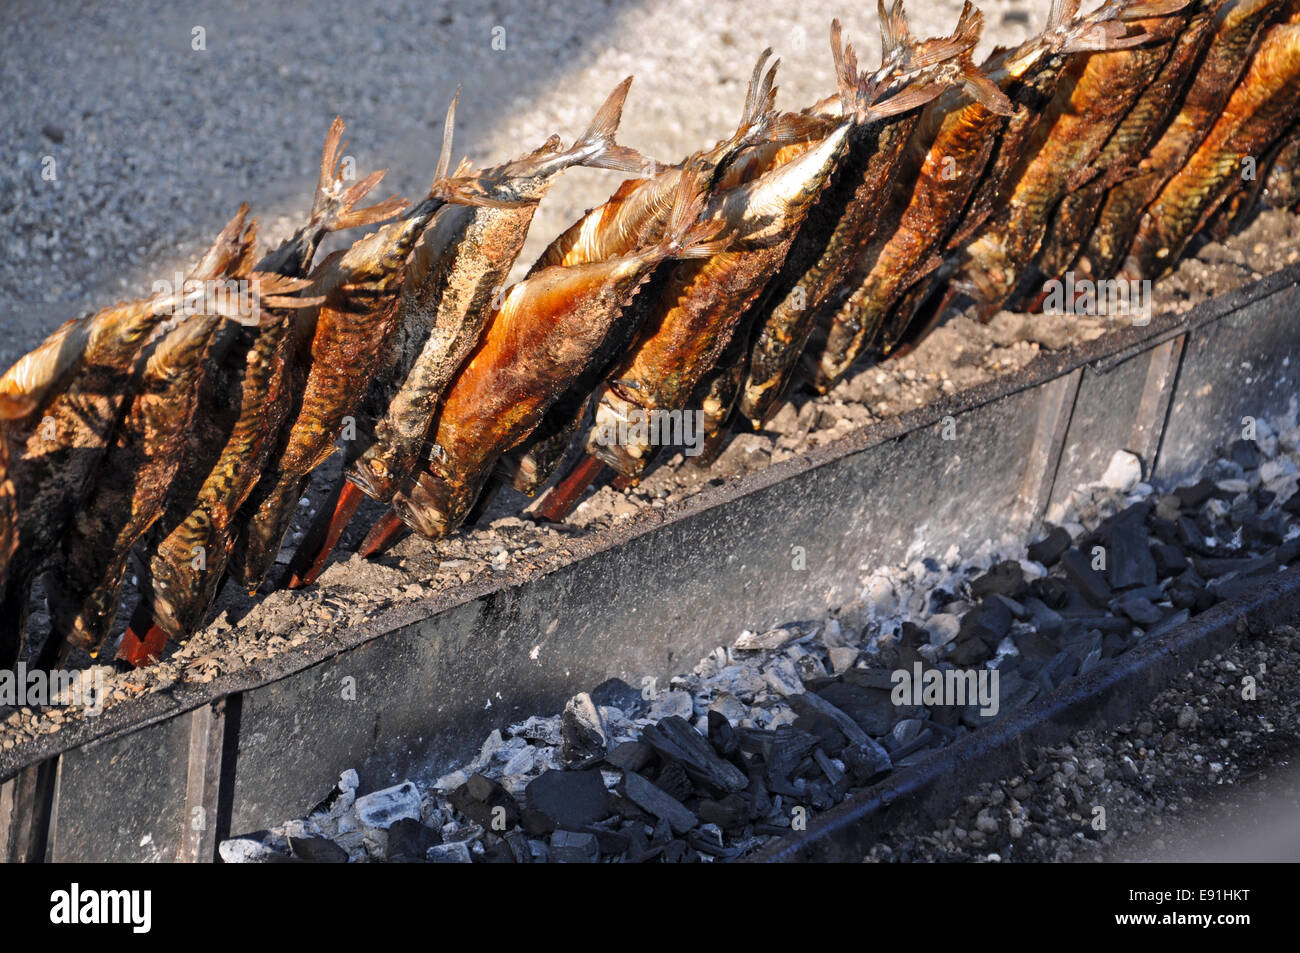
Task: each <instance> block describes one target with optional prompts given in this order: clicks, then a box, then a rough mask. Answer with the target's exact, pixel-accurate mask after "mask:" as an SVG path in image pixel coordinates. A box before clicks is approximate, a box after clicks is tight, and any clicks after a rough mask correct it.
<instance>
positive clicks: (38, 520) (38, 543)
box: [0, 209, 246, 668]
mask: <svg viewBox="0 0 1300 953" xmlns="http://www.w3.org/2000/svg"><path fill="white" fill-rule="evenodd" d="M244 212H246V209H242V210H241V216H237V217H236V220H234V221H232V222H231V223H230V224H229V225H227V226H226V228H225V229H224V230H223V231H222V233H221V235H220V236H219V237H218V239H217V241H216V243H215V244H214V245H213V247H212V249H211V250H209V251H208V253H207V254H206V255H205V256H204V258H203V259H202V261H201V262H200V264H199V266H198V267H196V268H195V270H194V271H192V272H191V274H190V276H189V277H188V278H187V279H186V281H185V283H184V286H183V287H182V288H170V287H169V288H167V289H165V290H160V291H159V292H158V293H157V294H155V295H154V296H153V297H151V298H147V299H142V300H137V301H132V302H127V303H122V304H117V305H114V306H112V307H109V308H106V309H104V310H102V311H99V312H97V313H96V314H94V315H91V316H90V317H88V318H85V319H83V321H84V327H82V328H80V329H77V330H76V333H75V334H74V333H71V332H70V331H69V329H68V328H69V326H68V325H65V326H64V327H63V328H60V329H59V330H58V331H56V332H55V335H54V337H55V339H56V341H58V342H59V343H58V347H57V348H56V349H55V353H51V352H44V354H43V356H44V357H45V358H48V359H49V361H48V363H51V364H60V365H66V366H65V367H64V368H63V371H62V373H61V374H60V375H59V376H60V378H61V380H60V382H59V383H58V384H57V385H54V386H45V385H50V381H49V380H47V381H46V382H45V385H40V386H44V390H43V396H42V399H41V400H40V401H39V403H38V405H37V406H36V408H35V409H34V410H33V412H32V413H31V414H30V415H28V416H27V417H26V418H24V420H23V421H22V424H23V426H21V427H11V428H10V429H9V435H10V440H11V441H12V442H11V444H10V452H11V453H12V452H13V449H14V447H15V446H16V447H17V448H19V454H18V456H17V458H16V459H11V463H10V479H11V480H12V481H13V485H14V490H15V495H16V498H17V501H18V518H17V520H16V523H15V527H16V530H17V534H18V549H17V552H16V553H15V554H14V556H13V558H12V559H11V560H10V566H9V573H8V577H7V579H6V581H5V593H4V599H3V602H2V603H0V668H7V667H11V666H12V665H13V664H14V663H15V662H16V661H17V658H18V655H19V653H20V652H21V651H22V643H23V636H24V634H25V630H26V622H27V608H28V606H27V603H28V593H29V591H30V589H31V584H32V581H33V580H34V579H35V577H36V575H37V574H38V573H39V572H42V571H44V570H45V569H46V568H47V567H48V566H49V565H50V564H51V562H52V561H53V560H54V559H56V558H57V556H58V554H59V553H60V544H61V542H62V539H63V535H64V532H65V531H66V529H67V526H68V524H69V522H70V521H71V519H72V518H73V515H74V514H75V513H76V511H77V508H78V507H79V506H80V505H81V504H82V502H83V501H84V500H85V499H86V497H87V495H88V494H89V492H90V489H91V481H92V479H93V477H94V475H95V472H96V470H97V468H98V466H99V462H100V460H101V459H102V456H103V453H104V450H105V449H106V447H107V445H108V442H109V439H110V437H111V436H112V433H113V431H114V429H115V428H116V427H117V424H118V421H119V420H120V418H121V413H122V408H123V406H124V404H125V401H126V395H127V394H129V393H130V388H131V382H132V379H133V378H134V376H135V374H136V373H137V371H138V369H139V368H138V360H137V359H138V357H139V354H140V351H141V349H142V348H143V347H144V345H145V343H146V342H147V341H148V339H149V337H150V335H151V334H152V333H153V331H154V329H156V328H157V327H158V326H159V325H161V324H162V323H164V322H165V321H166V320H167V319H168V318H169V317H170V316H172V314H173V313H174V312H175V311H176V310H177V308H179V307H184V306H188V305H189V304H192V303H193V302H194V301H195V300H197V299H199V298H202V297H203V296H204V294H205V291H204V287H203V285H204V284H205V283H206V282H208V281H211V280H213V279H214V278H216V277H218V276H219V274H220V272H221V269H222V268H223V267H224V262H225V261H226V260H227V257H228V256H229V254H231V251H230V249H231V246H232V244H233V243H234V241H235V240H236V238H237V236H238V232H237V231H235V227H236V225H237V223H238V222H240V221H241V217H242V214H243V213H244ZM78 335H79V336H80V338H81V340H82V342H83V343H82V346H81V347H79V348H78V349H77V351H76V354H75V356H68V354H67V350H66V348H67V347H68V346H69V344H70V342H71V341H72V339H73V338H74V337H77V336H78ZM38 350H40V349H38ZM23 364H24V362H22V361H20V362H19V365H23ZM27 370H32V371H33V374H34V376H39V372H37V371H35V369H32V368H30V367H27V368H24V367H20V366H15V368H14V369H13V371H11V372H10V374H7V375H6V378H7V380H6V383H5V386H4V390H5V392H6V393H15V392H18V393H21V390H22V386H23V384H22V382H19V381H18V380H17V379H16V378H17V377H18V376H22V375H23V374H25V373H26V371H27ZM11 375H13V376H11ZM29 383H30V382H29Z"/></svg>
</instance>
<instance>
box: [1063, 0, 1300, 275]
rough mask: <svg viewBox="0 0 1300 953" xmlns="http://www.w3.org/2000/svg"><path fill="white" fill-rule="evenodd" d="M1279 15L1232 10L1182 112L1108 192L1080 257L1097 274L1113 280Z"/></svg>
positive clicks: (1245, 2)
mask: <svg viewBox="0 0 1300 953" xmlns="http://www.w3.org/2000/svg"><path fill="white" fill-rule="evenodd" d="M1290 6H1292V7H1293V8H1294V7H1295V6H1296V4H1295V3H1294V2H1292V3H1290ZM1276 15H1277V4H1276V0H1240V2H1238V3H1236V4H1234V5H1233V6H1231V7H1230V8H1229V9H1227V11H1226V12H1225V14H1224V16H1223V18H1222V20H1221V21H1220V22H1219V23H1218V24H1217V25H1216V29H1215V34H1214V38H1213V40H1212V41H1211V42H1210V45H1209V48H1208V49H1207V50H1206V51H1205V55H1204V56H1203V57H1202V59H1201V61H1200V62H1199V63H1198V64H1197V66H1196V73H1195V75H1194V76H1193V78H1192V81H1191V83H1190V84H1189V86H1188V88H1187V92H1186V94H1185V95H1184V96H1183V99H1182V101H1181V102H1180V104H1179V107H1178V113H1177V115H1175V116H1174V118H1173V119H1172V121H1170V123H1169V125H1168V127H1167V128H1166V129H1165V130H1164V131H1163V132H1162V133H1161V135H1160V138H1159V139H1158V140H1157V141H1156V142H1155V144H1154V145H1152V147H1151V148H1150V149H1149V150H1148V152H1147V154H1146V155H1145V156H1144V157H1143V158H1142V160H1141V161H1140V162H1139V163H1138V170H1137V174H1136V175H1134V176H1133V177H1132V178H1130V179H1128V180H1126V181H1124V182H1120V183H1118V184H1116V185H1114V186H1113V187H1112V188H1111V189H1110V191H1109V192H1107V194H1106V198H1105V201H1104V203H1103V205H1102V209H1101V212H1100V214H1099V216H1098V220H1097V224H1096V225H1095V226H1094V228H1093V230H1092V233H1091V234H1090V235H1089V236H1088V241H1087V245H1086V246H1085V248H1084V251H1083V254H1082V256H1081V261H1080V263H1081V266H1082V267H1083V268H1085V269H1086V270H1087V271H1088V273H1089V274H1091V275H1092V276H1093V277H1094V278H1099V279H1100V278H1113V277H1114V276H1115V274H1116V273H1117V272H1118V271H1119V268H1120V266H1121V265H1122V264H1123V262H1124V257H1125V255H1127V253H1128V250H1129V246H1130V244H1131V243H1132V241H1133V235H1134V233H1135V232H1136V231H1137V228H1138V224H1139V223H1140V221H1141V218H1142V213H1143V212H1144V211H1145V210H1146V208H1147V206H1148V205H1150V204H1151V202H1153V201H1154V200H1155V198H1156V196H1157V195H1159V194H1160V189H1161V188H1163V187H1164V184H1165V183H1166V182H1168V181H1169V179H1170V178H1171V177H1172V176H1173V175H1174V173H1176V172H1177V171H1178V170H1179V169H1180V168H1182V166H1183V165H1184V164H1185V163H1186V162H1187V160H1188V158H1190V156H1191V155H1192V153H1193V152H1194V151H1195V150H1196V147H1197V146H1199V145H1200V143H1201V141H1202V140H1203V139H1204V137H1205V135H1206V134H1207V133H1208V132H1209V131H1210V128H1211V127H1212V126H1213V125H1214V122H1215V119H1216V118H1217V117H1218V116H1219V115H1220V114H1221V113H1222V112H1223V108H1224V106H1226V105H1227V102H1228V97H1229V96H1231V95H1232V91H1233V89H1235V88H1236V85H1237V81H1238V80H1239V79H1240V78H1241V74H1242V73H1243V72H1244V70H1245V69H1246V65H1247V64H1248V63H1249V61H1250V57H1251V55H1252V54H1253V53H1254V50H1255V48H1256V46H1257V45H1258V43H1259V39H1260V37H1261V36H1262V34H1263V30H1264V27H1265V26H1266V25H1267V23H1268V21H1269V20H1270V19H1271V18H1273V17H1275V16H1276Z"/></svg>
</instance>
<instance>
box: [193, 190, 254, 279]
mask: <svg viewBox="0 0 1300 953" xmlns="http://www.w3.org/2000/svg"><path fill="white" fill-rule="evenodd" d="M247 217H248V203H247V202H245V203H243V204H242V205H240V206H239V211H237V212H235V217H234V218H232V219H231V220H230V221H229V222H227V223H226V227H225V228H223V229H222V230H221V232H220V234H218V235H217V237H216V239H215V240H214V241H213V242H212V245H211V247H209V248H208V250H207V251H206V252H204V253H203V257H202V258H200V259H199V261H198V264H196V265H195V266H194V268H193V270H191V271H190V273H189V278H190V279H191V280H193V281H209V280H211V279H213V278H216V277H217V276H218V275H221V274H223V273H224V272H225V271H226V270H227V269H228V268H229V267H230V264H231V262H232V261H234V260H236V259H237V258H238V257H239V256H240V255H241V254H243V251H244V244H243V235H244V220H245V219H246V218H247Z"/></svg>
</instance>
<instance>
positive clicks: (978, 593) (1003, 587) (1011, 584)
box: [970, 560, 1028, 599]
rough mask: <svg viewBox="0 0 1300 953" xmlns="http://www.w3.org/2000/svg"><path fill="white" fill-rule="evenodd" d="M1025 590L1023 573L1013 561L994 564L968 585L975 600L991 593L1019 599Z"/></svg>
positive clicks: (1018, 564) (1026, 586)
mask: <svg viewBox="0 0 1300 953" xmlns="http://www.w3.org/2000/svg"><path fill="white" fill-rule="evenodd" d="M1027 588H1028V585H1027V584H1026V582H1025V574H1024V571H1023V570H1022V569H1021V568H1020V563H1018V562H1015V561H1014V560H1005V561H1003V562H1000V563H995V564H994V565H992V566H990V567H989V570H988V572H986V573H984V575H982V576H979V577H977V578H976V579H975V580H974V581H973V582H972V583H971V584H970V591H971V595H972V596H974V597H975V598H977V599H982V598H984V597H985V596H988V595H992V594H993V593H997V594H998V595H1002V596H1009V597H1011V598H1012V599H1019V598H1020V597H1021V596H1023V595H1024V594H1025V591H1026V589H1027Z"/></svg>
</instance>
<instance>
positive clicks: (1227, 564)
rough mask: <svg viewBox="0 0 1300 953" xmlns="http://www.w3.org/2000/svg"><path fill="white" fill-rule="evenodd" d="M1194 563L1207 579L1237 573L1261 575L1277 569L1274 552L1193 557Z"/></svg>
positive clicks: (1241, 574) (1240, 574)
mask: <svg viewBox="0 0 1300 953" xmlns="http://www.w3.org/2000/svg"><path fill="white" fill-rule="evenodd" d="M1192 565H1193V566H1195V567H1196V571H1197V572H1198V573H1199V574H1200V575H1201V576H1203V577H1204V578H1206V579H1214V578H1216V577H1218V576H1226V575H1227V574H1228V573H1236V574H1237V575H1238V576H1259V575H1263V574H1265V573H1271V572H1273V571H1275V570H1276V569H1277V558H1276V556H1275V555H1274V554H1273V553H1266V554H1265V555H1263V556H1244V557H1240V558H1234V557H1222V558H1213V557H1193V558H1192Z"/></svg>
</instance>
